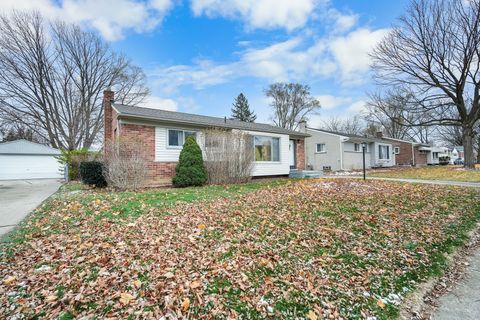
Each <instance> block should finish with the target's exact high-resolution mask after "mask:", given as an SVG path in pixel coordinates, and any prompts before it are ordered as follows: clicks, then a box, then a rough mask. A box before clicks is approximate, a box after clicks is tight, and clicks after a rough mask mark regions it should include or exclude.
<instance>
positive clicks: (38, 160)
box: [0, 155, 62, 180]
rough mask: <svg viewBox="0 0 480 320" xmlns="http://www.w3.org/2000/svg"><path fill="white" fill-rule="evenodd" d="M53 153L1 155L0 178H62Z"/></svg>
mask: <svg viewBox="0 0 480 320" xmlns="http://www.w3.org/2000/svg"><path fill="white" fill-rule="evenodd" d="M60 168H61V166H60V164H59V163H58V161H57V159H55V157H54V156H51V155H0V180H10V179H12V180H13V179H52V178H54V179H57V178H62V174H61V172H60Z"/></svg>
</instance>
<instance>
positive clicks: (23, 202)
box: [0, 179, 62, 236]
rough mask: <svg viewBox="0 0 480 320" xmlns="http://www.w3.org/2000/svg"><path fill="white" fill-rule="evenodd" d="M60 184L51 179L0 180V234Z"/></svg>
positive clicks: (54, 190)
mask: <svg viewBox="0 0 480 320" xmlns="http://www.w3.org/2000/svg"><path fill="white" fill-rule="evenodd" d="M61 185H62V183H61V181H59V180H53V179H42V180H0V236H1V235H3V234H5V233H7V232H9V231H10V230H12V229H13V228H14V227H15V226H16V225H17V224H18V223H19V222H20V221H22V220H23V218H25V217H26V216H27V215H28V214H29V213H30V212H32V211H33V209H35V208H36V207H38V206H39V205H40V204H41V203H42V201H44V200H45V199H47V198H48V197H50V196H51V195H52V194H54V193H55V192H56V191H57V190H58V188H59V187H60V186H61Z"/></svg>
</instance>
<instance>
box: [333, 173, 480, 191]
mask: <svg viewBox="0 0 480 320" xmlns="http://www.w3.org/2000/svg"><path fill="white" fill-rule="evenodd" d="M325 178H332V179H351V178H353V179H363V176H353V175H352V176H325ZM367 180H386V181H399V182H408V183H423V184H437V185H446V186H457V187H469V188H480V183H479V182H463V181H447V180H420V179H402V178H382V177H369V176H368V175H367Z"/></svg>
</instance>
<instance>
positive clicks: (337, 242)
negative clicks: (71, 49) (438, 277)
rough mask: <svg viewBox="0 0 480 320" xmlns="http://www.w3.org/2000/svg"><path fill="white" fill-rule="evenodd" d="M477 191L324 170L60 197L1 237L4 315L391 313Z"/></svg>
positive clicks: (462, 220)
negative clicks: (344, 176) (333, 175)
mask: <svg viewBox="0 0 480 320" xmlns="http://www.w3.org/2000/svg"><path fill="white" fill-rule="evenodd" d="M479 197H480V191H478V190H472V189H462V188H453V187H441V186H430V185H429V186H424V185H411V184H400V183H392V182H385V181H367V182H363V181H356V180H355V181H353V180H340V181H336V180H334V181H331V180H321V179H319V180H302V181H292V182H285V181H283V182H268V183H260V184H258V183H253V184H248V185H243V186H234V187H230V188H227V187H206V188H198V189H187V190H173V191H172V190H168V191H158V190H157V191H149V192H144V193H138V194H135V193H94V192H87V193H77V194H74V195H73V196H69V197H66V198H65V197H59V198H57V199H54V200H52V201H50V202H49V203H47V204H46V205H45V206H44V207H43V208H41V209H40V210H38V212H36V213H35V214H34V215H33V216H32V217H31V218H30V220H29V222H28V223H26V224H25V225H24V226H23V229H22V230H23V231H22V230H20V231H18V232H17V233H16V234H15V235H13V236H12V238H11V239H12V241H14V243H13V244H6V245H5V247H4V248H3V249H4V250H2V252H3V254H2V256H1V258H0V263H1V265H0V280H1V283H0V315H1V317H2V318H7V317H11V316H14V315H17V316H19V315H24V316H25V318H32V317H34V316H37V317H40V318H41V317H45V318H59V319H73V318H80V317H82V316H95V317H96V318H117V319H124V318H132V319H135V318H141V319H143V318H152V319H159V318H161V317H162V316H167V318H168V315H169V314H170V315H173V314H176V316H177V317H183V318H189V319H190V318H205V319H210V318H218V319H227V318H230V319H232V318H242V319H263V318H272V319H279V318H288V319H292V318H300V319H301V318H308V319H321V318H323V317H326V318H331V319H340V318H342V319H350V318H366V317H376V318H377V319H387V318H388V319H390V318H392V317H394V316H395V315H396V314H397V312H398V306H397V305H396V304H398V303H399V302H400V301H401V297H402V296H404V295H405V294H406V293H408V292H409V291H411V290H412V289H413V288H414V287H415V286H416V284H417V283H418V282H419V281H423V280H424V279H426V278H427V277H428V276H430V275H432V274H436V273H439V272H441V270H442V269H443V268H444V265H445V259H444V258H443V253H444V252H447V251H450V250H451V249H452V248H453V247H454V246H456V245H459V244H461V243H462V242H463V241H464V240H465V238H466V236H465V234H466V232H467V231H468V230H469V229H471V228H472V227H473V225H474V224H475V222H476V221H478V220H480V203H479V201H478V199H479ZM179 199H180V200H183V201H180V202H179V201H178V200H179ZM172 318H175V317H172ZM17 319H18V318H17ZM372 319H373V318H372Z"/></svg>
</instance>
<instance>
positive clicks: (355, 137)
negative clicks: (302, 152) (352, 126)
mask: <svg viewBox="0 0 480 320" xmlns="http://www.w3.org/2000/svg"><path fill="white" fill-rule="evenodd" d="M307 129H311V130H315V131H320V132H325V133H330V134H334V135H337V136H342V137H347V138H349V140H352V141H362V142H375V141H378V142H381V141H382V140H381V139H375V138H370V137H364V136H359V135H356V134H349V133H343V132H337V131H330V130H324V129H316V128H310V127H308V128H307Z"/></svg>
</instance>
